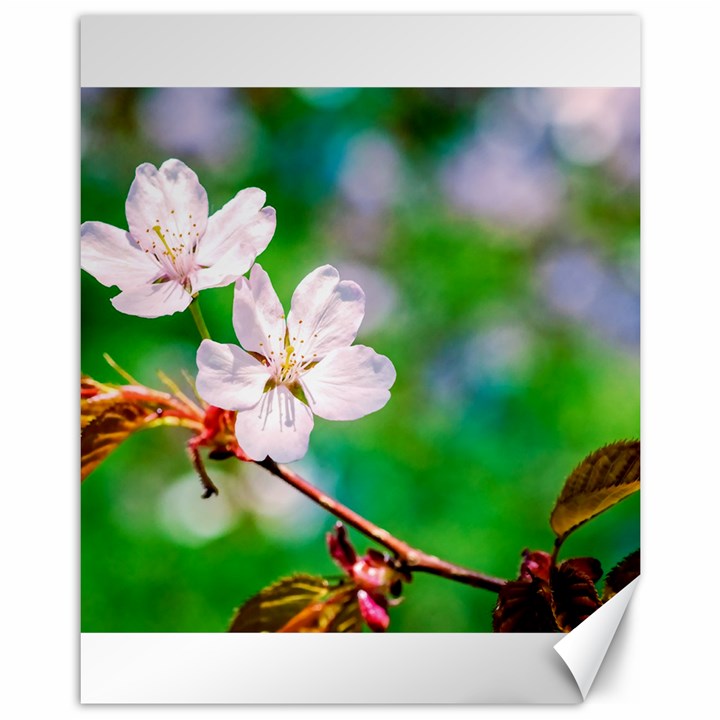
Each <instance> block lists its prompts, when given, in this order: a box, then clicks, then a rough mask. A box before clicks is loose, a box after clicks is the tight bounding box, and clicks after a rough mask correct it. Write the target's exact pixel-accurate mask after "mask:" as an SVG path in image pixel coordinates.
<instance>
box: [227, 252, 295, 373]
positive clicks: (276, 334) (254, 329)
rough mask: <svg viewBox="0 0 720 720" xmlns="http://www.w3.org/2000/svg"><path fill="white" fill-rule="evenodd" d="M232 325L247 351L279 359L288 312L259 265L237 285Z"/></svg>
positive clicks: (282, 347)
mask: <svg viewBox="0 0 720 720" xmlns="http://www.w3.org/2000/svg"><path fill="white" fill-rule="evenodd" d="M233 326H234V327H235V333H236V334H237V338H238V340H239V341H240V344H241V345H242V346H243V347H244V348H245V349H246V350H249V351H252V352H259V353H261V354H263V355H265V356H266V357H268V358H270V359H277V358H278V357H279V356H280V353H281V352H282V350H283V349H284V347H285V312H284V310H283V308H282V305H281V304H280V300H278V296H277V295H276V293H275V290H274V289H273V286H272V283H271V282H270V278H269V276H268V274H267V273H266V272H265V270H263V269H262V266H260V265H253V269H252V270H251V272H250V280H249V281H248V280H246V279H245V278H242V279H241V280H239V281H238V282H237V283H236V284H235V301H234V303H233Z"/></svg>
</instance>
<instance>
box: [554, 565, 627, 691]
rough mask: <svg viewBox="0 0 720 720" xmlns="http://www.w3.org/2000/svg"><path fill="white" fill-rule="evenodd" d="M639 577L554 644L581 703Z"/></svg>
mask: <svg viewBox="0 0 720 720" xmlns="http://www.w3.org/2000/svg"><path fill="white" fill-rule="evenodd" d="M639 579H640V578H639V577H638V578H635V580H633V581H632V582H631V583H630V584H629V585H628V586H627V587H625V588H623V589H622V590H621V591H620V592H619V593H618V594H617V595H615V597H613V598H612V599H611V600H609V601H608V602H606V603H605V604H604V605H602V606H601V607H599V608H598V609H597V610H596V611H595V612H594V613H593V614H592V615H590V617H589V618H587V620H585V621H584V622H582V623H581V624H580V625H578V627H576V628H575V629H574V630H573V631H572V632H570V633H568V634H567V635H565V637H563V639H562V640H560V642H558V643H555V645H554V649H555V652H557V654H558V655H560V657H561V658H562V659H563V661H564V662H565V664H566V665H567V666H568V668H569V670H570V672H571V673H572V675H573V677H574V678H575V682H576V683H577V686H578V688H579V690H580V694H581V695H582V698H583V700H585V698H586V697H587V694H588V692H589V691H590V687H591V686H592V684H593V681H594V680H595V676H596V675H597V672H598V670H599V669H600V665H601V664H602V661H603V658H604V657H605V654H606V653H607V650H608V648H609V647H610V643H611V642H612V639H613V637H615V632H616V631H617V629H618V626H619V625H620V621H621V620H622V618H623V615H625V610H627V606H628V603H629V602H630V598H631V597H632V596H633V593H634V592H635V587H636V585H637V582H638V580H639Z"/></svg>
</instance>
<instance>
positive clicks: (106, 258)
mask: <svg viewBox="0 0 720 720" xmlns="http://www.w3.org/2000/svg"><path fill="white" fill-rule="evenodd" d="M80 267H81V268H82V269H83V270H86V271H87V272H89V273H90V274H91V275H93V276H94V277H95V279H96V280H98V281H100V282H101V283H102V284H103V285H107V286H108V287H110V286H111V285H117V286H118V287H119V288H120V289H121V290H131V289H133V288H136V287H140V286H141V285H146V284H148V283H151V282H152V281H153V280H155V278H157V277H158V276H159V274H160V267H159V266H158V264H157V263H156V262H155V261H154V260H153V259H152V257H151V256H150V255H149V254H147V253H145V251H144V250H141V249H140V248H139V247H138V246H137V243H135V242H133V240H132V238H131V237H130V233H128V232H126V231H125V230H121V229H120V228H116V227H114V226H113V225H107V224H106V223H101V222H84V223H83V224H82V225H81V226H80Z"/></svg>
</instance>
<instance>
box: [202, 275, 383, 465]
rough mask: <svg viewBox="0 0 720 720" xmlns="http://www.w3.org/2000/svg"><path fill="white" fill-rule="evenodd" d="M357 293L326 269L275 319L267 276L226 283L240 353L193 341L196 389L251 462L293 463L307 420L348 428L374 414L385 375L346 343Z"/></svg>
mask: <svg viewBox="0 0 720 720" xmlns="http://www.w3.org/2000/svg"><path fill="white" fill-rule="evenodd" d="M364 314H365V294H364V293H363V291H362V289H361V288H360V286H359V285H357V284H356V283H354V282H352V281H350V280H340V275H339V273H338V271H337V270H336V269H335V268H334V267H332V266H331V265H323V266H322V267H319V268H317V269H316V270H313V272H311V273H310V274H309V275H308V276H307V277H305V279H304V280H302V282H301V283H300V284H299V285H298V287H297V289H296V290H295V293H294V294H293V297H292V301H291V308H290V313H289V314H288V316H287V319H286V317H285V313H284V311H283V308H282V305H281V304H280V301H279V299H278V297H277V294H276V293H275V290H274V289H273V286H272V284H271V282H270V278H269V277H268V274H267V273H266V272H265V270H263V268H262V267H261V266H260V265H254V266H253V268H252V271H251V273H250V279H249V280H248V279H246V278H241V279H240V280H239V281H238V282H237V283H236V285H235V298H234V305H233V324H234V327H235V333H236V335H237V338H238V340H239V341H240V344H241V345H242V347H238V346H237V345H232V344H221V343H217V342H214V341H212V340H203V342H202V344H201V345H200V348H199V349H198V353H197V363H198V370H199V372H198V376H197V390H198V393H199V394H200V396H201V397H202V398H203V400H205V401H206V402H208V403H210V404H211V405H215V406H217V407H220V408H223V409H225V410H231V411H236V412H237V416H236V421H235V434H236V437H237V440H238V443H239V444H240V445H241V446H242V449H243V451H244V452H245V453H246V455H248V456H249V457H250V458H251V459H253V460H264V459H265V458H266V457H267V456H269V457H271V458H272V459H273V460H276V461H277V462H292V461H294V460H299V459H300V458H302V457H303V456H304V455H305V453H306V452H307V448H308V441H309V436H310V432H311V431H312V429H313V425H314V416H315V415H317V416H318V417H321V418H324V419H326V420H356V419H358V418H361V417H363V416H365V415H368V414H369V413H373V412H375V411H376V410H379V409H380V408H382V407H384V405H385V404H386V403H387V401H388V400H389V399H390V388H391V387H392V385H393V383H394V382H395V368H394V367H393V364H392V362H390V360H389V359H388V358H386V357H385V356H383V355H379V354H378V353H376V352H375V351H374V350H372V349H371V348H369V347H366V346H365V345H352V343H353V341H354V340H355V336H356V335H357V332H358V329H359V327H360V324H361V322H362V319H363V316H364Z"/></svg>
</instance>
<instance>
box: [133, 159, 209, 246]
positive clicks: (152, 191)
mask: <svg viewBox="0 0 720 720" xmlns="http://www.w3.org/2000/svg"><path fill="white" fill-rule="evenodd" d="M125 213H126V215H127V220H128V226H129V228H130V234H131V235H132V236H133V238H134V239H135V240H136V241H137V242H138V243H140V244H141V246H142V247H143V249H145V250H150V251H151V252H152V251H155V252H156V253H157V254H158V255H162V254H163V253H164V252H167V251H168V250H167V248H168V247H170V248H171V250H172V252H173V255H174V256H175V257H176V258H177V257H180V256H181V255H187V254H189V253H190V251H191V250H192V248H193V247H194V246H195V244H196V243H197V242H198V241H199V240H200V239H201V238H202V236H203V233H204V232H205V228H206V226H207V220H208V199H207V193H206V192H205V188H204V187H203V186H202V185H201V184H200V181H199V180H198V177H197V175H196V174H195V173H194V172H193V171H192V170H191V169H190V168H189V167H188V166H187V165H185V163H183V162H181V161H180V160H174V159H173V160H166V161H165V162H164V163H163V164H162V165H161V166H160V168H159V169H158V168H156V167H155V166H154V165H151V164H150V163H144V164H143V165H140V166H139V167H138V168H137V170H136V171H135V180H133V183H132V185H131V186H130V192H129V193H128V197H127V201H126V203H125ZM155 228H157V230H155ZM160 234H162V236H163V238H164V241H163V239H161V237H160ZM153 245H154V247H153ZM166 245H167V247H166Z"/></svg>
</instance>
